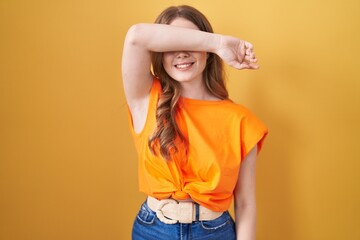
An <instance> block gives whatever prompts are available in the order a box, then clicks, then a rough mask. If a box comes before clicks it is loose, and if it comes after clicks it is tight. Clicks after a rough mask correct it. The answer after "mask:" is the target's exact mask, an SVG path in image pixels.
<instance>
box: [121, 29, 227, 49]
mask: <svg viewBox="0 0 360 240" xmlns="http://www.w3.org/2000/svg"><path fill="white" fill-rule="evenodd" d="M126 41H127V42H128V43H130V44H132V45H136V46H140V47H143V48H144V49H146V50H148V51H153V52H169V51H181V50H186V51H206V52H215V51H216V50H217V49H218V48H219V46H220V41H221V35H219V34H214V33H208V32H203V31H199V30H193V29H189V28H182V27H176V26H171V25H166V24H147V23H139V24H135V25H133V26H132V27H131V28H130V29H129V31H128V33H127V37H126Z"/></svg>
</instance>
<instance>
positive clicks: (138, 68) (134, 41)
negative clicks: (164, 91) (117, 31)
mask: <svg viewBox="0 0 360 240" xmlns="http://www.w3.org/2000/svg"><path fill="white" fill-rule="evenodd" d="M142 38H143V36H142V35H141V27H140V26H139V25H133V26H132V27H130V29H129V30H128V32H127V34H126V38H125V41H124V48H123V53H122V79H123V85H124V91H125V96H126V100H127V102H128V104H129V107H130V110H133V109H134V108H137V107H141V105H143V103H144V102H146V101H144V99H146V98H147V97H148V95H149V92H150V89H151V85H152V80H153V76H152V74H151V71H150V66H151V57H150V50H149V49H147V47H146V46H145V44H143V43H144V41H143V39H142ZM144 104H146V103H144ZM138 105H140V106H138Z"/></svg>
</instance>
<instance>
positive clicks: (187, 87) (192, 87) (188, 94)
mask: <svg viewBox="0 0 360 240" xmlns="http://www.w3.org/2000/svg"><path fill="white" fill-rule="evenodd" d="M181 96H182V97H184V98H191V99H198V100H217V98H216V97H214V96H212V95H211V94H210V93H208V91H207V90H206V88H205V86H204V84H203V82H202V81H198V82H196V83H194V82H181Z"/></svg>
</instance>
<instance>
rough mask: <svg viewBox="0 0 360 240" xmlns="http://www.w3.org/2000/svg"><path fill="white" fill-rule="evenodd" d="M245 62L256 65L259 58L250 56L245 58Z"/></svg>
mask: <svg viewBox="0 0 360 240" xmlns="http://www.w3.org/2000/svg"><path fill="white" fill-rule="evenodd" d="M244 61H246V62H248V63H256V62H257V58H256V57H255V55H250V56H247V55H246V56H245V58H244Z"/></svg>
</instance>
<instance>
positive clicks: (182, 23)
mask: <svg viewBox="0 0 360 240" xmlns="http://www.w3.org/2000/svg"><path fill="white" fill-rule="evenodd" d="M169 25H172V26H177V27H184V28H191V29H195V30H199V28H198V27H197V26H196V25H195V24H194V23H193V22H191V21H189V20H187V19H185V18H182V17H177V18H175V19H174V20H173V21H172V22H171V23H170V24H169Z"/></svg>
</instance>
